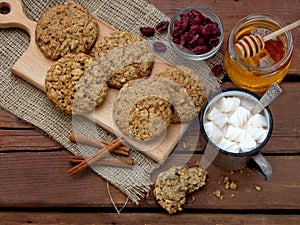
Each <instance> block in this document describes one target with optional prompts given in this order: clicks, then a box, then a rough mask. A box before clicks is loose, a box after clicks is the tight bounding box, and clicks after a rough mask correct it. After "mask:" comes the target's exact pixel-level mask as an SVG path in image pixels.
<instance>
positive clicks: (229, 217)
mask: <svg viewBox="0 0 300 225" xmlns="http://www.w3.org/2000/svg"><path fill="white" fill-rule="evenodd" d="M299 220H300V216H299V215H267V214H258V215H257V214H244V213H243V212H241V213H240V214H233V213H227V214H215V213H203V212H201V211H199V212H197V213H181V214H180V215H172V216H170V215H167V214H162V213H151V212H141V213H121V215H118V214H116V213H101V214H100V213H80V212H73V213H70V212H69V213H59V212H49V213H43V212H19V213H14V212H2V213H0V225H2V224H3V225H4V224H10V225H21V224H22V225H23V224H33V225H50V224H60V225H69V224H72V225H82V224H85V225H92V224H102V225H113V224H114V225H133V224H143V225H146V224H149V225H152V224H160V225H165V224H172V225H176V224H180V225H181V224H183V223H184V224H186V225H195V222H196V223H197V224H205V225H217V224H219V225H223V224H224V225H225V224H230V225H241V224H255V225H269V224H272V225H282V224H289V225H298V224H299Z"/></svg>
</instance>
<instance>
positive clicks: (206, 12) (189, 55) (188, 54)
mask: <svg viewBox="0 0 300 225" xmlns="http://www.w3.org/2000/svg"><path fill="white" fill-rule="evenodd" d="M192 10H196V11H198V12H200V13H201V14H202V15H203V16H204V17H205V21H206V22H204V25H203V26H205V25H206V24H205V23H211V22H209V21H213V22H215V23H216V24H217V25H218V29H219V35H218V37H219V41H218V43H217V44H215V45H214V46H213V47H211V49H210V50H209V51H208V52H205V53H199V54H196V53H194V52H193V51H192V50H190V49H191V48H192V47H190V49H189V48H188V47H183V46H182V45H180V43H178V39H180V38H178V37H177V38H176V39H177V43H175V42H174V41H175V40H174V38H173V35H174V29H175V27H176V23H178V20H180V19H181V15H182V14H184V13H187V12H189V11H192ZM207 18H208V19H207ZM202 22H203V21H202ZM202 22H201V23H202ZM182 29H183V30H184V31H181V32H180V33H181V36H182V35H183V33H186V32H187V31H189V30H191V29H190V25H189V26H187V28H182ZM195 30H196V29H194V32H193V33H194V34H193V33H190V32H189V39H191V38H194V37H195V36H196V35H197V34H198V36H199V37H200V38H202V37H203V38H204V36H202V34H199V33H197V32H195ZM213 36H214V37H216V35H215V34H211V35H209V34H208V35H205V38H204V39H205V42H208V40H209V39H210V38H212V37H213ZM168 38H169V41H170V45H171V47H172V48H173V49H174V50H175V51H176V52H177V53H178V54H179V55H181V56H182V57H184V58H186V59H190V60H205V59H208V58H210V57H211V56H213V55H214V54H216V52H217V51H218V50H219V49H220V47H221V45H222V43H223V40H224V27H223V24H222V21H221V19H220V18H219V16H218V15H217V14H216V13H215V12H213V11H212V10H210V9H208V8H204V7H201V6H192V7H187V8H184V9H182V10H180V11H179V12H177V13H176V14H175V15H174V16H173V17H172V19H171V21H170V23H169V27H168ZM173 40H174V41H173ZM187 40H188V39H187ZM194 40H196V39H194ZM198 40H199V39H198ZM188 41H190V40H188ZM188 41H186V42H188ZM198 43H199V42H198ZM184 46H185V45H184Z"/></svg>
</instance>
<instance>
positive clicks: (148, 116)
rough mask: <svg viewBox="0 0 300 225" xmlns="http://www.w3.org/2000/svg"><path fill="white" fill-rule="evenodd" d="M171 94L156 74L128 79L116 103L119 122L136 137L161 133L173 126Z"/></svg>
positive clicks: (143, 138)
mask: <svg viewBox="0 0 300 225" xmlns="http://www.w3.org/2000/svg"><path fill="white" fill-rule="evenodd" d="M171 94H172V93H171V92H170V91H168V90H167V88H166V87H165V85H164V83H162V82H159V79H158V78H155V77H149V78H141V79H138V80H135V81H131V82H129V83H128V84H126V85H125V86H124V87H122V88H121V89H120V91H119V94H118V96H117V98H116V100H115V102H114V105H113V115H114V121H115V122H116V125H117V126H118V127H119V129H120V131H121V132H122V133H124V134H125V135H127V136H129V137H132V138H134V139H137V140H150V139H152V138H154V137H156V136H158V135H159V134H161V133H162V132H163V131H165V129H166V128H167V127H168V126H169V125H170V119H171V115H172V111H171V103H170V102H169V101H168V99H170V98H172V96H171Z"/></svg>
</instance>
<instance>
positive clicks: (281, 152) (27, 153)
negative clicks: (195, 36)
mask: <svg viewBox="0 0 300 225" xmlns="http://www.w3.org/2000/svg"><path fill="white" fill-rule="evenodd" d="M148 2H150V3H153V4H154V5H155V6H156V7H157V8H158V9H160V10H162V11H163V12H165V13H166V14H167V15H169V16H171V15H173V13H175V12H176V11H177V10H179V9H181V8H183V7H186V6H190V5H195V4H201V5H204V6H206V7H209V8H212V9H214V10H216V11H217V12H218V14H219V15H220V17H221V18H222V20H223V23H224V25H225V31H226V35H228V33H229V30H230V29H231V28H232V27H233V26H234V24H235V23H236V22H237V20H239V19H240V18H242V17H243V16H244V15H248V14H250V13H254V12H259V13H260V12H265V13H271V14H273V15H276V16H279V17H281V18H283V19H284V21H285V22H286V23H290V22H293V21H294V20H296V19H299V8H300V6H299V5H300V2H299V1H294V0H287V1H279V0H276V1H269V0H262V1H260V2H259V4H257V1H254V0H249V1H248V0H224V1H221V0H215V1H210V0H204V1H201V2H195V1H191V0H185V1H178V0H173V1H169V0H148ZM299 31H300V29H299V28H297V29H295V30H294V31H293V32H292V33H293V36H294V46H295V49H299V46H300V32H299ZM221 51H224V46H222V49H221ZM299 62H300V52H299V51H294V55H293V62H292V65H291V67H290V70H289V74H290V75H291V74H294V75H295V77H299V75H300V64H299ZM295 81H296V82H283V83H282V84H281V87H282V88H283V90H284V92H283V94H282V95H281V96H280V97H279V98H278V99H277V100H276V101H275V102H273V103H272V105H271V106H270V108H271V111H272V113H273V117H274V121H275V122H274V130H273V135H272V137H271V140H270V142H269V143H268V144H267V145H266V146H265V148H264V149H263V154H265V155H266V157H267V159H268V160H269V161H270V163H271V164H272V166H273V170H274V176H273V177H272V178H271V179H270V180H269V181H264V180H262V179H261V178H260V177H259V176H258V175H257V174H256V173H255V172H254V171H252V170H250V169H248V168H247V169H243V170H242V172H240V171H236V172H234V173H233V174H231V173H230V172H229V171H224V170H220V169H219V168H216V167H215V166H210V167H209V168H208V172H209V175H208V178H209V180H208V182H207V185H206V186H205V187H204V188H203V189H201V190H199V191H198V192H196V193H194V194H193V195H191V196H189V197H188V199H187V203H186V204H185V205H184V209H183V212H181V213H179V214H176V215H172V216H170V215H168V214H166V212H165V211H164V210H163V209H161V208H160V207H159V206H158V204H157V203H156V201H155V199H154V197H153V195H152V192H150V195H149V197H147V198H145V199H143V200H142V201H141V203H140V205H139V206H136V205H134V204H132V203H130V202H129V203H128V205H127V207H126V208H125V209H124V211H122V213H121V215H118V214H116V213H115V210H114V208H113V207H112V204H111V201H110V199H109V197H108V194H107V189H106V181H105V180H103V179H102V178H101V177H99V176H97V175H96V174H94V173H93V172H92V171H91V170H87V171H85V172H83V173H82V174H80V175H79V176H75V177H70V176H68V175H67V170H68V169H69V168H70V166H71V165H70V164H69V162H68V156H69V155H70V154H69V153H68V152H67V151H64V150H62V149H60V148H59V146H57V147H58V148H56V147H55V145H56V144H55V141H54V142H53V143H52V140H50V139H48V138H47V137H44V135H43V133H41V132H35V131H34V129H33V128H32V127H31V126H30V125H28V124H27V123H25V122H23V121H22V120H20V119H18V118H16V117H15V116H13V115H12V114H10V113H8V112H6V111H4V110H0V148H1V147H2V149H4V150H3V151H1V154H0V187H1V188H0V208H1V209H2V212H0V224H15V225H19V224H20V225H21V224H62V225H64V224H75V225H76V224H78V225H79V224H183V223H184V224H207V225H216V224H219V225H221V224H222V225H225V224H231V225H240V224H255V225H269V224H275V225H282V224H290V225H296V224H297V225H298V224H299V221H300V216H299V210H300V176H299V175H300V174H299V171H300V170H299V161H300V154H299V151H300V149H299V136H300V133H299V130H300V117H299V113H298V112H299V110H300V102H299V96H300V93H299V92H300V89H299V79H298V78H296V79H295ZM222 87H223V88H226V87H232V84H231V83H230V82H226V83H224V84H223V85H222ZM28 135H29V136H28ZM26 139H27V140H26ZM195 140H196V143H195ZM205 145H206V142H205V141H204V139H203V137H202V135H201V134H199V130H198V124H197V122H194V123H193V124H192V125H191V126H190V127H189V128H188V130H187V132H186V133H185V135H184V136H183V137H182V139H181V140H180V141H179V143H178V145H177V146H176V148H175V151H174V153H173V154H172V155H171V157H170V158H169V159H168V160H167V162H166V164H165V165H164V166H163V167H161V168H160V169H159V170H157V171H155V172H154V173H153V174H152V179H151V180H152V181H154V180H155V178H156V175H157V174H158V173H159V172H160V171H162V170H165V169H168V168H169V167H170V166H172V165H181V164H186V165H188V166H192V165H195V163H196V162H197V160H199V159H200V158H201V154H199V153H201V151H203V149H204V148H205ZM3 146H4V147H3ZM32 150H33V151H32ZM38 150H40V151H38ZM194 151H196V154H193V155H192V154H190V153H193V152H194ZM222 176H228V177H230V178H231V179H232V180H233V181H235V182H237V185H238V189H237V190H235V191H233V190H227V189H225V188H224V185H223V183H222ZM254 185H259V186H260V187H261V191H257V190H256V189H255V187H254ZM217 189H219V190H221V191H222V192H223V195H224V199H223V200H220V199H218V198H216V197H215V196H214V195H213V191H215V190H217ZM110 191H111V195H112V197H113V199H114V201H115V202H116V205H117V206H118V207H121V206H123V204H124V202H125V200H126V197H125V196H124V195H123V194H122V193H121V192H120V191H118V190H117V189H116V188H114V187H113V186H110ZM232 194H234V196H231V195H232ZM22 211H25V212H22ZM91 212H92V213H91Z"/></svg>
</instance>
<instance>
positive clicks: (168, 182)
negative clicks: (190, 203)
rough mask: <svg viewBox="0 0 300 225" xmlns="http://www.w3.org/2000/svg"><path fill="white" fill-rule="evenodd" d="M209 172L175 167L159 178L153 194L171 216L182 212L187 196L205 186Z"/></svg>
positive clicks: (161, 174) (193, 168) (197, 168)
mask: <svg viewBox="0 0 300 225" xmlns="http://www.w3.org/2000/svg"><path fill="white" fill-rule="evenodd" d="M206 175H207V171H206V170H203V169H201V168H199V167H191V168H187V167H181V166H174V167H172V168H170V169H169V170H167V171H164V172H162V173H160V174H159V175H158V177H157V180H156V183H155V186H154V190H153V194H154V196H155V198H156V200H157V202H158V203H159V205H160V206H161V207H163V208H164V209H165V210H167V211H168V213H169V214H173V213H176V212H177V211H181V210H182V205H183V204H184V203H185V201H186V195H187V194H190V193H192V192H194V191H196V190H198V189H199V188H200V187H202V186H204V185H205V180H206Z"/></svg>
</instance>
